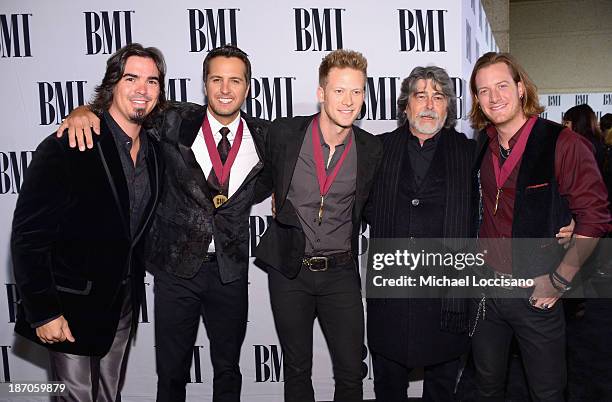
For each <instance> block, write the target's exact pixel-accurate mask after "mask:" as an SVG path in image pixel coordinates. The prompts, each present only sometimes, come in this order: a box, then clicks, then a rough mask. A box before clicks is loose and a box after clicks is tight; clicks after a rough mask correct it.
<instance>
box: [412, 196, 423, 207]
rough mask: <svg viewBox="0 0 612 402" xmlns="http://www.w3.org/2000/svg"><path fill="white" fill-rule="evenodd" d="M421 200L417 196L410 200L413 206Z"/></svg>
mask: <svg viewBox="0 0 612 402" xmlns="http://www.w3.org/2000/svg"><path fill="white" fill-rule="evenodd" d="M420 202H421V201H419V199H418V198H415V199H414V200H412V201H411V203H412V206H413V207H417V206H418V205H419V203H420Z"/></svg>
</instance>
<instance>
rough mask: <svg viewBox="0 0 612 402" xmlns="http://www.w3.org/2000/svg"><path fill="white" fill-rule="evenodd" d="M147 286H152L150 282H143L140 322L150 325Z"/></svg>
mask: <svg viewBox="0 0 612 402" xmlns="http://www.w3.org/2000/svg"><path fill="white" fill-rule="evenodd" d="M147 286H151V284H150V283H149V282H143V283H142V287H141V288H140V292H141V293H140V295H141V303H140V321H139V322H141V323H147V324H148V323H149V306H148V304H147Z"/></svg>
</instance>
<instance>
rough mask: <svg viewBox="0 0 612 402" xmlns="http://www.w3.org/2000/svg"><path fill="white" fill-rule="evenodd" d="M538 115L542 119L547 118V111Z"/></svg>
mask: <svg viewBox="0 0 612 402" xmlns="http://www.w3.org/2000/svg"><path fill="white" fill-rule="evenodd" d="M540 117H541V118H543V119H548V112H542V113H540Z"/></svg>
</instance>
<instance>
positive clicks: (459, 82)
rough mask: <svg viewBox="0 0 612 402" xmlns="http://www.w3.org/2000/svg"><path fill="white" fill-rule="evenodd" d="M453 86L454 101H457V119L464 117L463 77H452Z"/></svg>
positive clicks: (464, 84)
mask: <svg viewBox="0 0 612 402" xmlns="http://www.w3.org/2000/svg"><path fill="white" fill-rule="evenodd" d="M451 80H452V81H453V87H454V88H455V97H456V98H455V102H457V116H456V118H457V119H463V118H465V117H466V108H465V97H464V93H465V88H466V86H467V83H466V82H465V80H464V79H462V78H460V77H452V78H451Z"/></svg>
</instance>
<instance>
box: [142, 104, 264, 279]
mask: <svg viewBox="0 0 612 402" xmlns="http://www.w3.org/2000/svg"><path fill="white" fill-rule="evenodd" d="M205 113H206V107H205V106H200V105H196V104H192V103H181V104H175V105H174V107H173V108H171V109H169V110H167V111H166V112H165V114H164V122H163V123H162V126H161V128H160V131H161V133H162V139H161V151H162V152H161V153H162V155H163V159H164V166H165V169H164V179H163V180H164V185H163V188H164V191H163V193H162V195H161V197H160V202H159V207H158V208H157V212H156V216H155V220H154V222H153V224H152V227H151V230H150V231H149V235H148V238H147V241H146V250H147V251H146V255H147V265H148V266H149V267H150V269H151V270H152V271H153V272H155V271H156V270H163V271H166V272H168V273H171V274H174V275H176V276H179V277H183V278H191V277H193V276H195V274H196V273H197V272H198V270H199V269H200V266H201V265H202V260H203V258H204V256H205V254H206V253H207V251H208V246H209V244H210V241H211V237H212V236H213V235H214V241H215V253H216V255H217V262H218V264H219V272H220V275H221V280H222V281H223V282H224V283H228V282H232V281H235V280H237V279H239V278H241V277H242V276H243V275H246V273H247V270H248V262H249V241H248V240H249V214H250V210H251V206H252V204H253V198H254V194H255V193H254V191H255V186H256V182H257V176H258V174H259V172H260V171H261V169H262V168H263V162H262V161H263V157H264V156H263V152H264V148H265V141H266V129H267V126H268V124H269V122H267V121H265V120H261V119H256V118H252V117H250V116H247V115H245V114H243V115H242V118H243V119H244V120H245V121H246V124H247V126H248V127H249V131H250V132H251V135H252V137H253V140H254V142H255V148H256V150H257V153H258V155H259V158H260V162H258V163H257V164H256V165H255V166H254V167H253V169H252V170H251V171H250V172H249V174H248V176H247V177H246V179H245V180H244V182H243V183H242V185H241V186H240V187H239V189H238V191H236V193H235V194H233V195H232V196H231V197H230V198H229V200H228V201H227V202H226V203H225V204H223V205H222V206H221V207H220V208H217V209H215V207H214V206H213V204H212V201H211V192H210V189H209V188H208V184H207V183H206V175H207V174H208V172H203V171H202V169H201V168H200V165H199V164H198V162H197V161H196V159H195V155H194V154H193V151H192V150H191V146H192V144H193V142H194V140H195V138H196V136H197V134H198V131H199V129H200V127H201V125H202V122H203V120H204V115H205ZM230 180H231V178H230Z"/></svg>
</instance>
